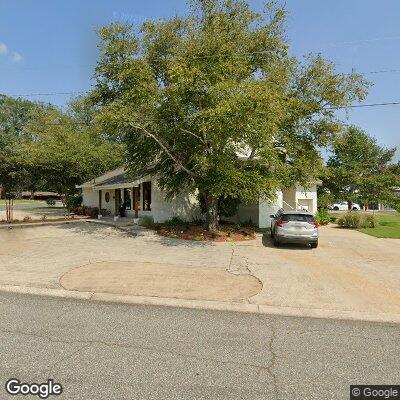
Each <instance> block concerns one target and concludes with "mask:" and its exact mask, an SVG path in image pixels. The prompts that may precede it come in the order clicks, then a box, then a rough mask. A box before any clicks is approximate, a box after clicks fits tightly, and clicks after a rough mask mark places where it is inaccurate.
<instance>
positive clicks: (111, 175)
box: [77, 166, 154, 190]
mask: <svg viewBox="0 0 400 400" xmlns="http://www.w3.org/2000/svg"><path fill="white" fill-rule="evenodd" d="M153 172H154V166H149V167H147V168H144V169H142V170H139V171H136V172H134V173H129V172H128V171H127V170H126V168H125V167H120V168H117V169H115V170H112V171H109V172H106V173H105V174H103V175H100V176H99V177H96V178H94V179H92V180H91V181H88V182H85V183H83V184H82V185H79V186H77V188H80V189H82V188H92V189H93V190H100V189H113V188H123V187H131V186H137V185H138V184H139V183H140V182H139V181H140V180H142V179H143V178H145V177H147V176H149V175H151V174H152V173H153Z"/></svg>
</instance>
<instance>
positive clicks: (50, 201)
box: [46, 197, 56, 206]
mask: <svg viewBox="0 0 400 400" xmlns="http://www.w3.org/2000/svg"><path fill="white" fill-rule="evenodd" d="M46 204H47V205H48V206H55V205H56V201H55V200H54V199H53V198H51V197H49V198H48V199H46Z"/></svg>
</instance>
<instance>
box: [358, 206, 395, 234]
mask: <svg viewBox="0 0 400 400" xmlns="http://www.w3.org/2000/svg"><path fill="white" fill-rule="evenodd" d="M376 215H377V217H378V220H379V226H378V227H376V228H364V229H359V231H360V232H363V233H366V234H367V235H371V236H375V237H378V238H389V239H400V213H387V212H386V213H376Z"/></svg>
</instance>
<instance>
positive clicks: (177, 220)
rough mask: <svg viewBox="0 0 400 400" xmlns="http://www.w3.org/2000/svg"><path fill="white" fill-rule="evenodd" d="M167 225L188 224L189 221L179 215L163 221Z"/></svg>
mask: <svg viewBox="0 0 400 400" xmlns="http://www.w3.org/2000/svg"><path fill="white" fill-rule="evenodd" d="M163 225H165V226H182V225H187V222H186V221H184V220H183V219H181V218H179V217H173V218H171V219H169V220H167V221H165V222H164V223H163Z"/></svg>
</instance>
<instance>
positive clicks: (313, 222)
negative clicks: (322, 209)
mask: <svg viewBox="0 0 400 400" xmlns="http://www.w3.org/2000/svg"><path fill="white" fill-rule="evenodd" d="M309 224H310V225H314V226H315V227H316V228H318V227H319V223H318V222H317V221H311V222H309Z"/></svg>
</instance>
